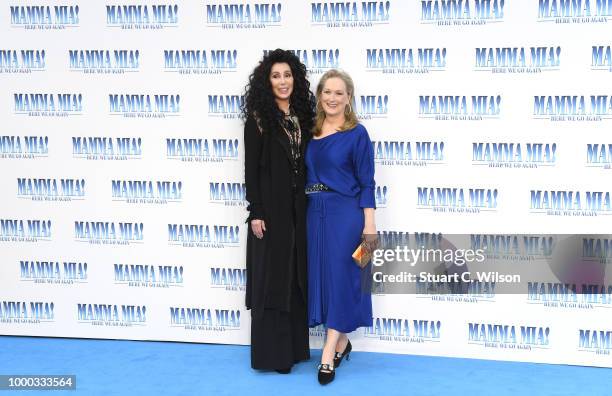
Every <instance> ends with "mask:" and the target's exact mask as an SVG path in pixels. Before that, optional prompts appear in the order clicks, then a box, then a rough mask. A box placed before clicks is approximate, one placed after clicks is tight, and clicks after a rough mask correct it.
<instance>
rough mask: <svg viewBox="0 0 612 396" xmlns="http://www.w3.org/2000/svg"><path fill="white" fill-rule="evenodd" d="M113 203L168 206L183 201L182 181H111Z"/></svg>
mask: <svg viewBox="0 0 612 396" xmlns="http://www.w3.org/2000/svg"><path fill="white" fill-rule="evenodd" d="M111 189H112V198H113V201H123V202H127V203H135V204H167V203H169V202H181V201H182V200H183V182H182V181H153V180H111Z"/></svg>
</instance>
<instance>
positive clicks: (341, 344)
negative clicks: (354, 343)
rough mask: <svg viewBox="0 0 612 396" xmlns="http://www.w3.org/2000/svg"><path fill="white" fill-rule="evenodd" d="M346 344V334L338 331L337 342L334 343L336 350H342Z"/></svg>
mask: <svg viewBox="0 0 612 396" xmlns="http://www.w3.org/2000/svg"><path fill="white" fill-rule="evenodd" d="M347 344H348V337H347V336H346V333H340V338H339V339H338V342H337V343H336V349H335V351H336V352H340V353H342V352H344V349H346V345H347Z"/></svg>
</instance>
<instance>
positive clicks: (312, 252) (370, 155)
mask: <svg viewBox="0 0 612 396" xmlns="http://www.w3.org/2000/svg"><path fill="white" fill-rule="evenodd" d="M305 162H306V186H311V185H314V184H319V183H321V184H324V185H326V186H327V187H329V189H330V191H321V192H315V193H310V194H308V195H307V197H308V203H307V209H306V218H307V220H306V232H307V236H308V243H307V245H308V254H307V260H308V324H309V326H311V327H313V326H317V325H319V324H324V325H325V326H326V327H328V328H332V329H335V330H338V331H340V332H343V333H349V332H351V331H354V330H355V329H357V328H358V327H365V326H371V325H372V297H371V293H370V291H369V290H364V289H363V288H362V279H361V278H362V270H361V269H360V268H359V267H358V266H357V265H356V264H355V262H354V261H353V259H352V257H351V255H352V254H353V251H354V250H355V248H357V246H358V245H359V243H360V240H361V235H362V232H363V227H364V213H363V208H375V207H376V204H375V200H374V187H375V183H374V150H373V148H372V142H371V141H370V137H369V136H368V132H367V130H366V129H365V127H364V126H363V125H361V124H358V125H357V126H356V127H355V128H353V129H351V130H348V131H343V132H336V133H334V134H332V135H328V136H326V137H323V138H319V139H316V138H315V139H312V140H311V141H310V143H309V145H308V148H307V150H306V156H305Z"/></svg>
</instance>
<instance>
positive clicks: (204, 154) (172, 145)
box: [166, 138, 239, 163]
mask: <svg viewBox="0 0 612 396" xmlns="http://www.w3.org/2000/svg"><path fill="white" fill-rule="evenodd" d="M238 157H239V148H238V139H226V138H216V139H210V140H209V139H190V138H167V139H166V158H168V159H171V160H178V161H182V162H217V163H218V162H225V161H237V160H238Z"/></svg>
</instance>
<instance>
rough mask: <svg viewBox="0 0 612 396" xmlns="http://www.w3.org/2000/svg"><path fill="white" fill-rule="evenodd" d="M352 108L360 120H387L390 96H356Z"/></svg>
mask: <svg viewBox="0 0 612 396" xmlns="http://www.w3.org/2000/svg"><path fill="white" fill-rule="evenodd" d="M351 106H352V107H353V110H354V111H355V113H356V114H357V118H358V119H360V120H371V119H373V118H387V115H388V114H389V95H355V96H353V100H352V104H351Z"/></svg>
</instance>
